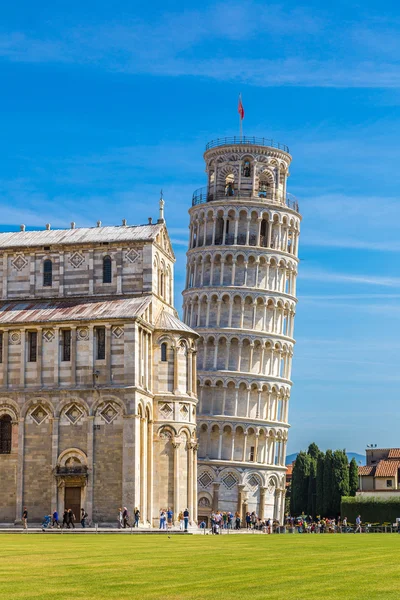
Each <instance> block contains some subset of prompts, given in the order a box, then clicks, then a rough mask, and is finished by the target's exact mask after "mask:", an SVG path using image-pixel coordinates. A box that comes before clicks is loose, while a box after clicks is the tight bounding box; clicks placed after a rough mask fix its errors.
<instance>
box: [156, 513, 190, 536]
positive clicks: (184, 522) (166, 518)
mask: <svg viewBox="0 0 400 600" xmlns="http://www.w3.org/2000/svg"><path fill="white" fill-rule="evenodd" d="M189 516H190V515H189V510H188V509H187V508H185V510H183V511H181V512H180V513H179V515H178V524H179V529H181V530H183V531H188V527H189ZM173 524H174V512H173V510H172V509H171V508H168V509H165V508H162V509H161V510H160V529H172V527H173Z"/></svg>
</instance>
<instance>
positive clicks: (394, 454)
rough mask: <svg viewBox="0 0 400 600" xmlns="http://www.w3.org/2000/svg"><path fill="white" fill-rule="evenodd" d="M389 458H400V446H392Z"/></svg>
mask: <svg viewBox="0 0 400 600" xmlns="http://www.w3.org/2000/svg"><path fill="white" fill-rule="evenodd" d="M388 458H399V459H400V448H390V450H389V454H388Z"/></svg>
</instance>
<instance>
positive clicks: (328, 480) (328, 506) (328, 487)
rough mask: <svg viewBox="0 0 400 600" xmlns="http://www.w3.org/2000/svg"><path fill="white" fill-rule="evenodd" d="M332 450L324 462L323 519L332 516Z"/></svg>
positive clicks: (327, 453)
mask: <svg viewBox="0 0 400 600" xmlns="http://www.w3.org/2000/svg"><path fill="white" fill-rule="evenodd" d="M332 460H333V453H332V450H327V451H326V453H325V461H324V492H323V498H322V515H321V516H322V517H330V516H332V514H331V511H332Z"/></svg>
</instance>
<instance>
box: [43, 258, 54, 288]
mask: <svg viewBox="0 0 400 600" xmlns="http://www.w3.org/2000/svg"><path fill="white" fill-rule="evenodd" d="M52 285H53V263H52V262H51V260H50V259H47V260H45V261H44V263H43V286H46V287H51V286H52Z"/></svg>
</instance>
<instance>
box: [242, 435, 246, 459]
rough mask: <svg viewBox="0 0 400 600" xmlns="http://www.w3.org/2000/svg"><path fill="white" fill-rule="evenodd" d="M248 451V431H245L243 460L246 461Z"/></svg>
mask: <svg viewBox="0 0 400 600" xmlns="http://www.w3.org/2000/svg"><path fill="white" fill-rule="evenodd" d="M246 452H247V431H245V432H244V441H243V455H242V461H243V462H246Z"/></svg>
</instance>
